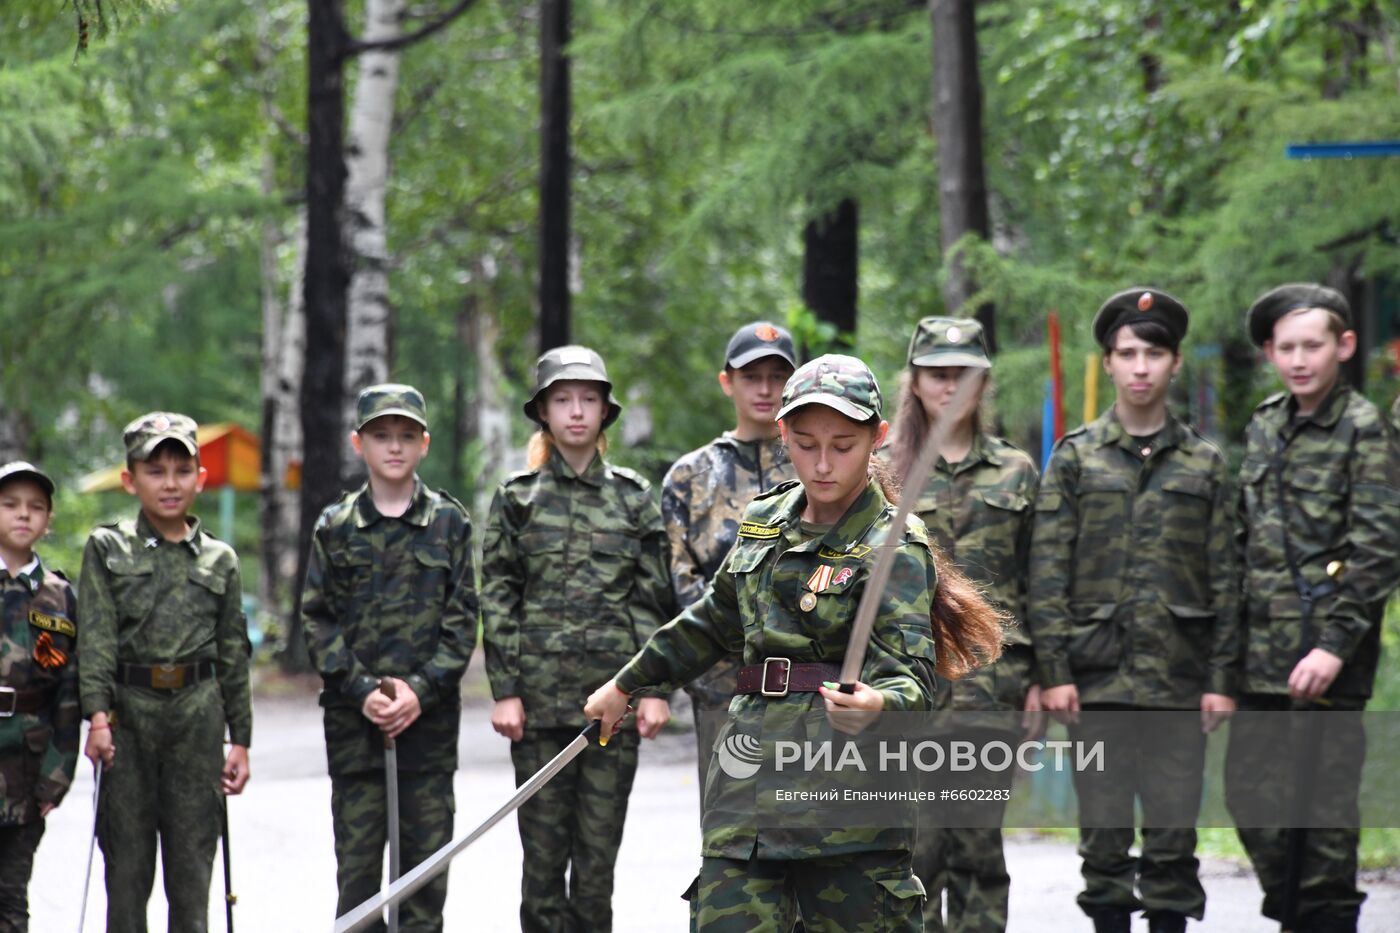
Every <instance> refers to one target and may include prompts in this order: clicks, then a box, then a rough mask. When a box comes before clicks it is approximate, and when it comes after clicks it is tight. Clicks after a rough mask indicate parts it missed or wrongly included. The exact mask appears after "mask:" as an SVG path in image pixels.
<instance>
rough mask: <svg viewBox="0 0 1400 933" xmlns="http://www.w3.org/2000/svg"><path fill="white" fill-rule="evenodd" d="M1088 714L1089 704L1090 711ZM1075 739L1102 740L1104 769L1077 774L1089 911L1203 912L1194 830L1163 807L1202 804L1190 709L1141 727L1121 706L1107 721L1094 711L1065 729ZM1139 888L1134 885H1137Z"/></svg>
mask: <svg viewBox="0 0 1400 933" xmlns="http://www.w3.org/2000/svg"><path fill="white" fill-rule="evenodd" d="M1090 712H1091V713H1092V712H1093V711H1092V710H1091V711H1090ZM1070 738H1071V739H1072V740H1074V741H1077V742H1084V743H1086V744H1093V743H1095V742H1098V741H1102V742H1103V743H1104V749H1105V752H1104V759H1105V765H1106V767H1105V771H1104V772H1103V773H1099V772H1096V771H1094V770H1092V769H1085V770H1082V771H1081V770H1076V771H1075V772H1074V789H1075V794H1076V795H1077V796H1078V798H1079V819H1080V824H1079V825H1080V829H1079V855H1080V857H1081V858H1082V859H1083V866H1082V868H1081V871H1082V873H1083V876H1084V891H1083V892H1082V893H1081V894H1080V895H1079V898H1078V902H1079V906H1080V907H1081V908H1082V909H1083V910H1084V912H1085V913H1087V914H1091V915H1092V914H1093V913H1095V912H1096V911H1098V910H1100V909H1102V908H1105V907H1107V908H1118V909H1123V910H1130V911H1131V910H1138V909H1141V910H1142V911H1143V912H1144V913H1146V914H1147V915H1148V916H1149V917H1150V916H1152V915H1154V914H1183V915H1185V916H1187V917H1194V918H1195V919H1197V920H1199V919H1201V918H1202V917H1203V916H1205V909H1206V894H1205V889H1204V888H1203V887H1201V880H1200V877H1199V875H1198V872H1197V869H1198V867H1199V865H1200V862H1199V861H1198V860H1197V858H1196V830H1195V828H1194V823H1193V826H1192V828H1172V827H1174V826H1176V827H1179V826H1181V823H1180V822H1177V821H1175V820H1174V818H1173V817H1170V816H1166V817H1164V816H1163V815H1162V812H1163V810H1164V809H1166V810H1167V811H1169V812H1171V813H1177V812H1179V811H1180V810H1181V809H1182V807H1183V806H1185V807H1186V808H1188V809H1190V810H1191V812H1192V813H1195V812H1196V811H1197V810H1199V809H1200V802H1201V772H1202V769H1203V768H1204V767H1205V748H1206V743H1205V735H1204V734H1202V733H1201V727H1200V719H1199V717H1198V716H1197V715H1195V714H1182V713H1177V714H1175V715H1172V716H1169V717H1162V718H1161V720H1160V721H1157V722H1155V723H1154V728H1152V729H1150V730H1149V729H1143V728H1138V727H1136V726H1135V724H1134V723H1133V722H1132V721H1130V720H1129V719H1128V717H1126V716H1124V714H1123V713H1122V712H1120V713H1118V715H1116V716H1113V717H1110V718H1109V719H1108V720H1107V721H1106V720H1105V719H1102V718H1095V717H1094V716H1092V715H1089V716H1086V717H1084V718H1083V719H1081V723H1080V725H1078V726H1072V727H1071V728H1070ZM1135 800H1137V801H1141V803H1142V816H1143V820H1142V822H1143V828H1142V848H1141V854H1140V855H1139V856H1137V857H1136V858H1134V857H1133V856H1132V855H1131V854H1130V853H1129V850H1130V849H1131V848H1132V846H1133V841H1134V829H1133V827H1134V825H1135V823H1136V814H1135V807H1134V801H1135ZM1135 889H1136V891H1135Z"/></svg>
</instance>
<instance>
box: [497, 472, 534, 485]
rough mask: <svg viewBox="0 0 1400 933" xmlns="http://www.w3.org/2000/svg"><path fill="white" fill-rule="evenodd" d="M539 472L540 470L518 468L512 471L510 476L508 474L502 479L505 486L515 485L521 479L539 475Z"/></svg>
mask: <svg viewBox="0 0 1400 933" xmlns="http://www.w3.org/2000/svg"><path fill="white" fill-rule="evenodd" d="M539 472H540V471H539V470H516V471H515V472H514V473H511V474H510V475H509V476H507V477H506V478H505V479H503V480H501V485H502V486H503V487H504V486H513V485H515V484H516V483H518V482H520V481H521V480H526V479H530V478H531V477H533V476H537V475H539Z"/></svg>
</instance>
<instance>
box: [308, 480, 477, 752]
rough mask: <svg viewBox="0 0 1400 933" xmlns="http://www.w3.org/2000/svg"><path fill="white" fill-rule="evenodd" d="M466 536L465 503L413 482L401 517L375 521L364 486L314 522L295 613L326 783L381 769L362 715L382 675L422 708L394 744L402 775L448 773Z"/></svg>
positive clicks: (466, 595)
mask: <svg viewBox="0 0 1400 933" xmlns="http://www.w3.org/2000/svg"><path fill="white" fill-rule="evenodd" d="M471 534H472V531H471V519H470V518H469V517H468V516H467V510H466V509H465V508H463V507H462V504H461V503H459V502H458V501H457V500H456V499H454V498H452V497H451V496H449V495H448V494H447V493H444V492H437V491H434V490H432V489H429V488H428V487H427V486H425V485H423V483H422V482H421V481H418V482H416V484H415V489H414V494H413V500H412V501H411V502H410V503H409V506H408V509H407V510H406V511H405V512H404V513H403V515H401V516H398V517H397V518H389V517H387V516H384V515H381V514H380V513H379V510H378V509H376V508H375V507H374V497H373V496H372V495H371V493H370V490H369V486H368V484H366V485H364V486H361V487H360V488H359V489H358V490H356V491H355V492H351V493H347V494H345V495H344V496H341V497H340V499H338V500H337V501H335V502H333V503H331V504H330V505H329V506H327V507H326V509H325V511H323V512H322V513H321V517H320V519H319V520H317V522H316V531H315V535H314V538H313V542H312V545H311V560H310V562H309V563H308V566H307V570H306V587H305V589H304V590H303V591H302V610H301V611H302V620H303V623H304V625H305V627H306V644H307V648H308V650H309V651H310V653H311V660H312V662H313V663H314V664H315V665H316V669H317V671H319V672H320V674H321V682H322V685H323V686H322V690H321V705H322V706H324V707H326V716H325V727H326V749H327V758H328V760H329V764H330V771H331V774H333V775H339V774H350V773H354V772H357V771H377V770H379V769H380V768H382V767H383V764H384V752H383V740H382V739H381V738H380V735H379V731H378V728H377V727H376V726H375V725H374V724H373V723H372V722H370V721H369V720H368V719H366V718H365V717H364V715H363V714H362V713H361V712H360V710H361V707H362V706H363V705H364V701H365V697H367V696H369V694H370V693H371V692H373V690H374V688H375V686H376V685H377V684H378V683H379V678H381V677H386V676H392V677H397V678H400V679H401V680H403V681H404V682H405V683H407V684H408V685H409V687H410V688H412V690H413V692H414V693H415V694H417V696H418V703H419V705H420V706H421V707H422V710H423V713H422V715H421V716H420V717H419V719H418V721H417V722H415V723H414V724H413V725H411V726H409V727H408V729H406V730H405V731H404V732H403V733H402V734H400V736H399V738H398V740H397V746H398V763H399V767H400V768H401V769H402V770H405V771H454V770H456V768H457V730H458V725H459V719H460V713H461V706H462V701H461V693H460V685H461V681H462V674H463V673H464V672H465V671H466V669H467V662H468V661H469V660H470V659H471V656H472V649H473V648H474V647H475V645H476V625H477V618H478V606H477V598H476V580H475V576H474V574H473V570H472V546H471Z"/></svg>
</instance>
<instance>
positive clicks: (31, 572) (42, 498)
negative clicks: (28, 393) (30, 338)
mask: <svg viewBox="0 0 1400 933" xmlns="http://www.w3.org/2000/svg"><path fill="white" fill-rule="evenodd" d="M53 492H54V485H53V480H51V479H49V478H48V476H46V475H45V474H44V473H43V471H41V470H40V469H39V468H38V467H35V466H33V465H32V464H28V463H23V462H18V461H17V462H14V463H7V464H5V465H4V466H0V570H3V572H4V575H3V577H0V599H2V600H3V605H0V930H7V931H16V933H23V931H25V930H28V929H29V894H28V888H29V876H30V873H31V871H32V869H33V867H34V850H35V849H36V848H38V846H39V840H40V839H41V838H42V837H43V835H44V819H45V817H47V816H48V815H49V813H50V811H52V810H53V808H54V807H56V806H58V804H59V802H60V801H62V800H63V796H64V794H66V793H68V788H69V787H70V786H71V785H72V783H73V770H74V767H75V766H76V764H77V761H78V730H79V727H80V725H81V723H82V714H81V713H80V711H79V708H78V660H77V657H78V652H77V637H78V632H77V624H78V613H77V599H76V597H74V595H73V587H72V586H70V585H69V583H68V580H67V579H66V578H65V577H64V576H63V575H62V574H61V573H59V572H58V571H56V570H52V569H50V568H47V567H45V566H44V565H43V563H42V562H41V561H40V560H39V555H37V554H35V553H34V545H35V543H36V542H37V541H38V540H39V539H40V538H42V537H43V536H44V534H45V533H46V532H47V531H48V527H49V520H50V518H51V517H52V514H53Z"/></svg>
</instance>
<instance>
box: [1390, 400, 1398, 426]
mask: <svg viewBox="0 0 1400 933" xmlns="http://www.w3.org/2000/svg"><path fill="white" fill-rule="evenodd" d="M1390 424H1391V426H1392V427H1394V428H1395V430H1396V431H1397V432H1400V395H1397V396H1395V401H1393V402H1391V403H1390Z"/></svg>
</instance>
